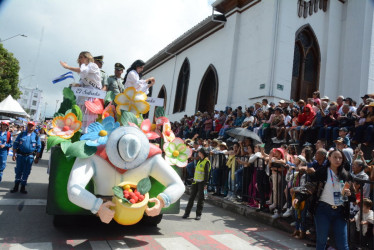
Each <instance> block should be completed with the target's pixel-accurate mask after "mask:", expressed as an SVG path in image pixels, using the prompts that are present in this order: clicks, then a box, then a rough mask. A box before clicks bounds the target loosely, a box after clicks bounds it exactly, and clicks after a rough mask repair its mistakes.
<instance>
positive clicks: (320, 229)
mask: <svg viewBox="0 0 374 250" xmlns="http://www.w3.org/2000/svg"><path fill="white" fill-rule="evenodd" d="M344 164H345V158H344V155H343V153H342V152H341V151H340V150H338V149H334V150H333V151H331V152H330V153H329V156H328V164H327V166H326V167H322V168H319V169H318V170H317V171H316V172H315V173H314V174H312V175H311V176H310V181H309V182H307V183H306V184H305V186H303V187H299V188H297V189H295V193H296V194H295V199H294V200H293V202H292V205H293V206H294V207H295V206H296V205H297V204H298V203H299V202H301V201H304V200H306V199H307V198H308V197H310V196H312V200H311V209H312V211H313V213H314V221H315V225H316V235H317V246H316V249H317V250H324V249H325V248H326V242H327V237H328V235H329V229H330V227H331V228H332V230H333V232H334V236H335V244H336V247H337V249H339V250H343V249H344V250H348V249H349V246H348V237H347V220H348V218H349V202H350V201H355V195H354V194H353V189H352V188H348V187H347V186H344V187H342V186H343V185H342V183H345V182H347V181H348V177H349V174H348V172H347V171H346V170H345V169H344ZM348 197H349V199H348Z"/></svg>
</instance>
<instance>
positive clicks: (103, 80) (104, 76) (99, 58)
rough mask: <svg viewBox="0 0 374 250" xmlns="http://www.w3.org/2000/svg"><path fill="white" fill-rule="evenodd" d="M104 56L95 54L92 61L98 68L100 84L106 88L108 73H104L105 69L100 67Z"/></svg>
mask: <svg viewBox="0 0 374 250" xmlns="http://www.w3.org/2000/svg"><path fill="white" fill-rule="evenodd" d="M103 60H104V56H95V57H94V61H95V63H96V65H97V66H98V67H99V69H100V76H101V86H103V90H107V88H108V87H107V86H108V75H107V74H106V73H105V71H104V70H103V69H102V67H103V64H104V61H103Z"/></svg>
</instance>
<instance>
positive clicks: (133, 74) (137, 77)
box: [124, 60, 155, 95]
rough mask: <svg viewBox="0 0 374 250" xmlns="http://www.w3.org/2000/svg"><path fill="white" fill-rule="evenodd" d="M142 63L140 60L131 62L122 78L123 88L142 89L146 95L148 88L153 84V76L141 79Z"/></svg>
mask: <svg viewBox="0 0 374 250" xmlns="http://www.w3.org/2000/svg"><path fill="white" fill-rule="evenodd" d="M144 64H145V63H144V62H143V61H142V60H136V61H135V62H133V64H131V67H130V68H129V69H128V70H127V73H126V76H125V79H124V86H125V89H126V88H129V87H134V88H135V89H136V90H137V91H142V92H144V93H146V94H147V95H148V93H149V88H150V87H152V86H153V85H154V84H155V78H154V77H150V78H148V79H146V80H141V78H142V72H143V68H144Z"/></svg>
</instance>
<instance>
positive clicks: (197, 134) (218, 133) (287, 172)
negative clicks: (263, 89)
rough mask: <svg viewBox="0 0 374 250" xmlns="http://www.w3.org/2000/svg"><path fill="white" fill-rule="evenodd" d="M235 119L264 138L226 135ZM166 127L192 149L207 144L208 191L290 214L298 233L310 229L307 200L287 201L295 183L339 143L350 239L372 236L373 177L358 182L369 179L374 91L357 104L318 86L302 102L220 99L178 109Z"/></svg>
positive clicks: (188, 178) (373, 163) (188, 176)
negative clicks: (208, 106) (206, 107)
mask: <svg viewBox="0 0 374 250" xmlns="http://www.w3.org/2000/svg"><path fill="white" fill-rule="evenodd" d="M235 127H242V128H246V129H248V130H251V131H253V132H254V133H256V134H258V135H259V136H260V138H261V139H262V142H263V143H258V142H256V141H254V140H252V139H251V138H245V139H243V140H238V139H235V138H233V137H230V136H229V135H228V133H227V132H228V131H229V130H230V129H232V128H235ZM172 128H173V131H174V133H175V134H176V136H178V137H181V138H184V139H186V144H187V145H188V146H189V147H191V148H192V149H193V151H194V152H197V151H198V150H199V149H201V148H204V149H205V150H206V151H207V152H209V154H210V160H211V165H212V171H211V174H210V181H209V183H210V185H209V188H208V189H209V191H210V192H211V194H212V195H215V196H222V197H224V199H228V200H230V201H232V202H235V203H240V204H243V205H247V206H249V207H253V208H255V209H256V211H259V212H267V213H274V214H273V215H272V216H273V218H293V219H292V224H293V225H294V226H295V231H294V233H293V236H294V237H295V238H299V239H302V238H304V237H305V236H306V234H308V233H309V234H311V235H313V234H314V232H315V229H314V223H313V213H312V211H311V209H310V204H309V203H310V201H309V200H306V201H304V202H303V203H300V204H299V205H298V206H296V207H293V206H292V201H293V199H294V198H295V190H298V188H299V187H302V186H303V185H305V183H307V182H308V181H310V178H311V176H312V175H313V174H314V173H315V171H317V170H318V169H319V168H323V167H326V166H328V165H329V161H328V157H329V152H332V151H333V150H338V151H340V152H341V153H342V155H344V169H345V170H346V171H347V172H349V174H350V185H351V188H352V191H353V192H352V195H353V196H354V197H355V199H354V201H353V202H351V203H350V207H351V209H350V221H351V223H350V224H349V226H350V227H349V230H350V232H351V233H352V235H353V236H354V237H351V239H353V240H352V242H353V241H356V242H357V241H359V239H361V241H362V242H366V243H370V242H372V238H373V233H374V231H373V223H374V222H373V219H374V218H373V211H372V209H373V205H372V200H373V197H374V185H373V184H370V183H365V182H360V180H363V181H374V150H373V144H374V131H373V128H374V99H372V98H370V96H368V95H365V96H363V97H362V103H360V104H359V105H358V106H357V104H356V103H355V102H354V101H353V100H352V99H351V98H344V97H343V96H339V97H338V98H337V100H336V101H330V100H329V98H328V97H326V96H325V97H322V98H320V96H319V92H318V91H317V92H315V93H314V94H313V98H308V100H306V102H305V101H304V100H299V101H297V102H292V101H290V102H289V101H284V100H281V101H280V102H279V103H278V105H276V104H275V103H268V101H267V100H266V99H264V100H262V103H259V102H257V103H255V104H254V105H253V106H250V107H248V108H245V109H244V110H243V108H242V107H240V106H239V107H237V108H236V109H235V110H233V109H232V108H230V107H227V108H226V109H225V110H224V111H217V110H216V111H215V112H214V114H209V113H207V112H204V113H201V112H197V114H195V115H193V116H187V115H185V116H184V118H183V119H182V120H181V121H180V122H174V123H173V124H172ZM363 148H365V150H363ZM363 151H365V153H364V152H363ZM365 156H366V157H365ZM196 157H197V155H196V153H194V154H193V155H192V157H191V158H190V161H189V164H188V166H187V168H186V170H187V171H186V173H185V183H186V185H189V184H190V183H191V182H192V181H193V171H194V166H195V164H196V160H197V158H196ZM361 193H362V196H361ZM360 204H361V206H360ZM360 213H361V214H362V215H360ZM288 220H289V219H288ZM290 222H291V221H290ZM360 230H361V232H362V235H361V237H363V238H360V237H359V234H360V233H359V232H360ZM368 239H371V240H368ZM352 242H351V243H352ZM366 243H365V244H366ZM361 244H362V243H361ZM369 247H372V245H371V246H369Z"/></svg>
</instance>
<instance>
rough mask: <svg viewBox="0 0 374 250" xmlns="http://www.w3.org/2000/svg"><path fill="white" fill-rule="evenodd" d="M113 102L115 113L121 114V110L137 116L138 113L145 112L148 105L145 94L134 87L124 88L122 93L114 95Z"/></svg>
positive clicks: (147, 109) (148, 107)
mask: <svg viewBox="0 0 374 250" xmlns="http://www.w3.org/2000/svg"><path fill="white" fill-rule="evenodd" d="M114 102H115V103H116V104H117V108H116V111H117V114H119V115H120V114H121V110H125V111H129V112H132V113H134V114H135V115H136V116H137V117H138V116H139V114H146V113H147V112H148V111H149V109H150V107H151V106H150V105H149V103H148V102H147V95H146V94H145V93H144V92H142V91H136V89H135V88H134V87H130V88H126V89H125V91H123V93H120V94H118V95H116V98H115V99H114Z"/></svg>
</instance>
